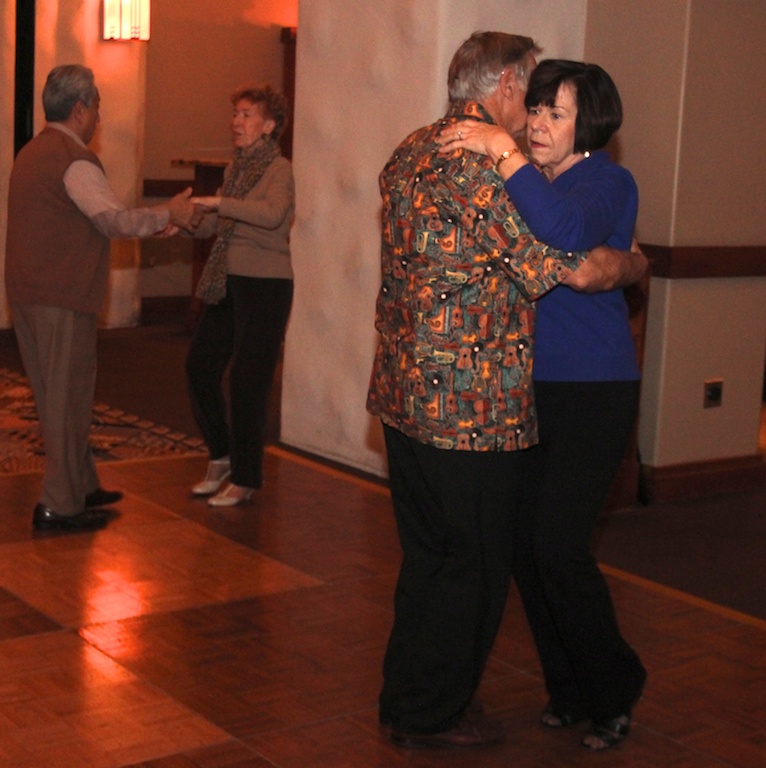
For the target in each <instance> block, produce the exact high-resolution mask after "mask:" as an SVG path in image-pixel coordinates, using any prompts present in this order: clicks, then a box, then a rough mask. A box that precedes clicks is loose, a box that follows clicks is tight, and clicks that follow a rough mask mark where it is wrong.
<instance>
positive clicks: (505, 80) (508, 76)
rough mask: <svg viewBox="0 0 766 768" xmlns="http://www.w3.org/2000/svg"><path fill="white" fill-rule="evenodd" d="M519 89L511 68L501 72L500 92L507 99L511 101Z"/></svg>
mask: <svg viewBox="0 0 766 768" xmlns="http://www.w3.org/2000/svg"><path fill="white" fill-rule="evenodd" d="M518 88H519V82H518V80H517V79H516V73H515V72H514V71H513V69H512V68H511V67H508V68H507V69H504V70H503V73H502V74H501V75H500V92H501V93H502V94H503V96H504V97H505V98H507V99H512V98H513V96H514V94H515V93H516V91H517V90H518Z"/></svg>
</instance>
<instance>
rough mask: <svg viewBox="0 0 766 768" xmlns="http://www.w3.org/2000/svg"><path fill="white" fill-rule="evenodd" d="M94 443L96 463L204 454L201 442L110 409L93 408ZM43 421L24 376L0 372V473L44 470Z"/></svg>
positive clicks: (91, 435)
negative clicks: (38, 416)
mask: <svg viewBox="0 0 766 768" xmlns="http://www.w3.org/2000/svg"><path fill="white" fill-rule="evenodd" d="M90 442H91V447H92V449H93V455H94V456H95V458H96V461H125V460H128V459H140V458H152V457H157V456H174V455H175V456H182V455H187V454H196V453H204V452H205V449H204V445H203V443H202V441H201V440H200V439H199V438H195V437H188V436H187V435H184V434H182V433H180V432H173V431H172V430H170V429H168V428H167V427H163V426H161V425H159V424H155V423H154V422H152V421H148V420H146V419H142V418H140V417H139V416H133V415H131V414H129V413H125V412H124V411H120V410H118V409H116V408H110V407H109V406H108V405H96V406H94V408H93V423H92V425H91V432H90ZM44 459H45V451H44V450H43V440H42V435H41V433H40V423H39V422H38V420H37V412H36V410H35V402H34V399H33V397H32V390H31V389H30V387H29V382H28V381H27V379H26V377H25V376H22V375H21V374H19V373H16V372H15V371H9V370H7V369H5V368H0V473H2V474H12V473H17V472H34V471H42V469H43V462H44Z"/></svg>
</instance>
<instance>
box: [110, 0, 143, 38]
mask: <svg viewBox="0 0 766 768" xmlns="http://www.w3.org/2000/svg"><path fill="white" fill-rule="evenodd" d="M151 9H152V3H151V0H104V27H103V34H104V40H148V39H149V28H150V21H151Z"/></svg>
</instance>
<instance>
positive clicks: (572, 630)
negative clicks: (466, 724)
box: [514, 381, 646, 721]
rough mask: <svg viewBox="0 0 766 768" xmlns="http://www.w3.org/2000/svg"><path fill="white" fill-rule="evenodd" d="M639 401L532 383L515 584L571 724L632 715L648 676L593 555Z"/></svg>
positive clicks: (607, 390)
mask: <svg viewBox="0 0 766 768" xmlns="http://www.w3.org/2000/svg"><path fill="white" fill-rule="evenodd" d="M638 395H639V384H638V382H630V381H618V382H593V383H591V382H583V383H580V382H536V383H535V399H536V402H537V410H538V419H539V427H540V445H538V446H536V447H535V448H533V449H531V451H530V452H529V456H528V458H529V460H530V463H529V469H530V476H529V483H528V484H527V483H525V488H526V489H527V490H530V491H531V492H532V496H531V498H529V499H527V502H526V503H527V504H528V506H529V508H530V512H531V513H530V514H529V515H521V516H520V518H519V519H520V523H519V525H520V528H519V529H518V530H517V531H516V536H515V537H514V538H515V541H514V547H515V549H514V577H515V578H516V581H517V585H518V588H519V592H520V594H521V597H522V600H523V603H524V608H525V611H526V613H527V618H528V620H529V624H530V628H531V630H532V634H533V635H534V638H535V643H536V645H537V650H538V653H539V655H540V661H541V664H542V667H543V672H544V675H545V682H546V687H547V689H548V693H549V695H550V701H551V704H552V705H553V708H554V710H555V711H558V712H565V713H567V714H573V715H575V716H576V717H577V718H578V719H584V718H586V717H587V718H590V719H592V720H595V721H603V720H608V719H611V718H613V717H618V716H620V715H624V714H628V715H629V714H630V711H631V707H632V705H633V703H634V702H635V700H636V699H637V697H638V696H639V695H640V693H641V690H642V688H643V684H644V680H645V678H646V672H645V670H644V668H643V666H642V664H641V662H640V660H639V658H638V656H637V655H636V653H635V652H634V651H633V649H632V648H631V647H630V646H629V645H628V644H627V643H626V642H625V640H624V639H623V638H622V636H621V634H620V630H619V627H618V625H617V620H616V617H615V612H614V606H613V604H612V599H611V596H610V594H609V589H608V587H607V584H606V581H605V580H604V577H603V575H602V573H601V571H600V570H599V568H598V564H597V563H596V561H595V559H594V558H593V556H592V555H591V551H590V540H591V535H592V533H593V528H594V526H595V524H596V521H597V519H598V517H599V515H600V514H601V512H602V509H603V505H604V502H605V500H606V497H607V494H608V491H609V488H610V485H611V483H612V481H613V479H614V477H615V475H616V473H617V470H618V468H619V465H620V462H621V459H622V457H623V455H624V454H625V450H626V448H627V444H628V441H629V439H630V435H631V432H632V429H633V425H634V422H635V418H636V413H637V409H638Z"/></svg>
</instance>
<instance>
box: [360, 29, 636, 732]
mask: <svg viewBox="0 0 766 768" xmlns="http://www.w3.org/2000/svg"><path fill="white" fill-rule="evenodd" d="M536 53H539V49H538V48H537V46H536V45H535V43H534V41H533V40H531V39H530V38H527V37H520V36H516V35H509V34H503V33H499V32H486V33H477V34H474V35H472V36H471V37H470V38H469V39H468V40H466V41H465V42H464V43H463V44H462V45H461V47H460V48H459V49H458V51H457V52H456V54H455V56H454V57H453V60H452V63H451V65H450V70H449V76H448V84H449V94H450V103H451V104H450V108H449V111H448V113H447V115H446V117H445V118H444V119H442V120H440V121H437V122H436V123H434V124H432V125H429V126H427V127H424V128H421V129H419V130H417V131H415V132H414V133H413V134H412V135H410V136H409V137H408V138H407V139H405V140H404V141H403V142H402V143H401V144H400V145H399V147H398V148H397V149H396V151H395V152H394V154H393V156H392V157H391V159H390V160H389V162H388V164H387V165H386V166H385V168H384V170H383V172H382V174H381V176H380V189H381V195H382V198H383V234H382V285H381V288H380V292H379V295H378V301H377V308H376V328H377V330H378V331H379V333H380V337H381V338H380V343H379V346H378V349H377V353H376V356H375V363H374V366H373V371H372V378H371V383H370V390H369V395H368V404H367V405H368V410H369V411H370V412H371V413H372V414H375V415H377V416H379V417H380V418H381V420H382V422H383V429H384V435H385V441H386V451H387V456H388V463H389V475H390V486H391V497H392V501H393V507H394V513H395V516H396V521H397V526H398V530H399V536H400V540H401V546H402V551H403V560H402V565H401V570H400V573H399V580H398V584H397V588H396V594H395V606H394V607H395V616H394V624H393V628H392V631H391V635H390V638H389V641H388V647H387V650H386V655H385V660H384V667H383V673H384V683H383V690H382V692H381V695H380V721H381V724H382V725H383V726H384V727H387V728H389V729H390V737H391V739H392V740H393V741H394V743H396V744H398V745H400V746H403V747H474V746H483V745H486V744H490V743H493V742H497V741H500V740H502V738H503V731H502V728H501V727H500V724H499V723H496V722H494V721H492V720H490V719H488V718H487V717H485V715H484V713H483V711H482V710H481V707H480V705H478V704H477V702H476V700H475V698H474V695H475V692H476V689H477V688H478V685H479V682H480V679H481V676H482V673H483V670H484V666H485V663H486V660H487V657H488V655H489V652H490V650H491V648H492V644H493V642H494V639H495V636H496V633H497V629H498V627H499V624H500V620H501V618H502V614H503V609H504V606H505V603H506V599H507V594H508V587H509V583H510V578H511V562H510V560H511V557H510V553H511V542H512V532H513V524H514V515H515V514H516V512H517V510H518V507H519V496H520V493H522V492H523V468H524V450H523V449H525V448H528V447H530V446H532V445H534V444H535V443H536V442H537V431H536V423H535V411H534V403H533V393H532V359H533V353H534V322H535V310H534V304H533V300H534V299H535V298H537V297H539V296H540V295H542V294H543V293H545V292H546V291H548V290H550V289H551V288H553V287H554V286H555V285H557V284H559V283H565V284H567V285H570V286H571V287H573V288H575V289H577V290H587V291H595V290H605V289H608V288H612V287H616V286H618V285H624V284H628V283H630V282H633V281H635V280H636V279H638V277H639V276H640V275H641V274H642V272H643V270H644V269H645V265H646V260H645V258H644V257H643V255H642V254H640V253H633V254H630V253H625V252H618V251H612V250H611V249H597V250H595V251H592V252H590V253H588V254H585V253H562V252H560V251H556V250H554V249H552V248H549V247H548V246H546V245H544V244H541V243H539V242H537V241H536V240H535V239H534V237H533V236H532V235H531V234H530V232H529V229H528V228H527V226H526V225H525V223H524V221H523V220H521V218H520V217H519V215H518V214H517V212H516V210H515V208H514V207H513V204H512V203H511V202H510V200H509V199H508V197H507V195H506V194H505V191H504V190H503V185H502V179H501V178H500V176H499V174H498V173H497V167H495V166H493V164H492V162H491V161H490V160H489V159H488V158H487V157H485V156H480V155H477V154H474V153H471V152H468V151H464V150H463V151H460V150H459V151H457V152H453V153H452V154H446V155H445V154H439V152H438V149H439V145H438V144H437V141H436V139H437V137H438V134H439V131H440V129H441V128H442V127H443V126H444V125H445V124H446V123H447V122H448V121H454V120H457V119H460V118H464V117H471V118H473V119H475V120H482V121H486V122H492V123H497V124H499V125H501V126H502V127H504V128H505V129H506V130H508V131H509V132H510V133H511V134H517V133H519V132H521V131H522V130H523V129H524V126H525V124H526V118H527V112H526V108H525V106H524V96H525V92H526V86H527V83H528V78H529V74H530V73H531V70H532V69H533V68H534V66H535V54H536ZM509 156H510V153H509V152H506V153H505V154H504V155H503V156H501V157H500V159H499V160H498V164H497V165H498V166H499V165H500V163H502V162H504V160H506V159H507V158H508V157H509Z"/></svg>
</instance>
